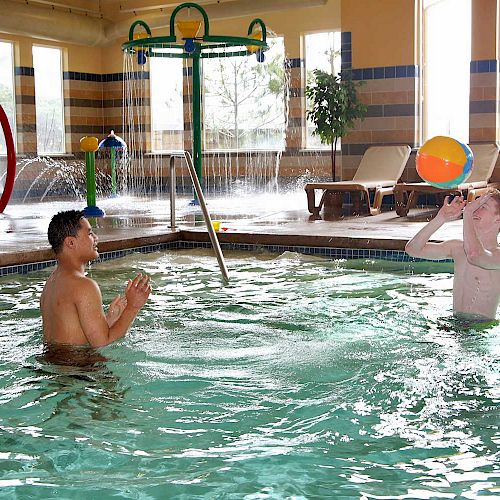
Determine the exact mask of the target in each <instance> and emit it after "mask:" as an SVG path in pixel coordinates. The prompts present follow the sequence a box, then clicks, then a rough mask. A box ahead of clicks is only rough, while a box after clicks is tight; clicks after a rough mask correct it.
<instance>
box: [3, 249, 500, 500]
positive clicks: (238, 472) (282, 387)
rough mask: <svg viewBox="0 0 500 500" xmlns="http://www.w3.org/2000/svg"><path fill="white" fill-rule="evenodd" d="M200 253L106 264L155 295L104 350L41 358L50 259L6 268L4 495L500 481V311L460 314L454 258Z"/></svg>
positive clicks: (409, 494) (107, 290)
mask: <svg viewBox="0 0 500 500" xmlns="http://www.w3.org/2000/svg"><path fill="white" fill-rule="evenodd" d="M225 254H226V259H227V266H228V268H229V273H230V278H231V281H230V283H229V285H227V286H224V285H223V283H222V281H221V279H220V274H219V271H218V267H217V262H216V260H215V258H214V257H213V255H212V254H211V252H210V251H208V250H204V249H190V250H174V251H165V252H156V253H151V254H138V253H134V254H131V255H128V256H126V257H123V258H120V259H116V260H112V261H105V262H99V263H96V264H93V265H92V266H91V268H90V269H89V274H90V275H91V276H92V277H93V278H94V279H95V280H96V281H98V283H99V284H100V286H101V290H102V293H103V300H104V303H105V304H108V303H109V302H110V301H111V299H112V298H113V297H114V296H115V295H116V294H118V293H120V291H121V290H122V289H123V287H124V284H125V282H126V279H127V278H128V277H130V276H132V275H133V274H135V273H137V272H146V273H148V274H150V275H151V278H152V283H153V293H152V295H151V297H150V300H149V302H148V303H147V304H146V306H145V308H144V309H143V310H142V311H141V313H140V315H139V316H138V318H137V320H136V322H135V323H134V325H133V327H132V328H131V330H130V331H129V333H128V335H127V336H126V337H125V338H124V339H122V340H120V341H119V342H116V343H115V344H112V345H110V346H108V347H106V348H104V349H101V350H100V354H101V355H102V356H103V357H104V360H103V361H101V362H98V363H96V364H94V365H92V366H87V367H75V366H62V365H56V364H52V363H49V362H48V361H47V360H46V359H45V358H44V356H43V345H42V332H41V320H40V314H39V309H38V298H39V295H40V293H41V290H42V287H43V284H44V282H45V279H46V278H47V276H48V275H49V273H50V271H51V268H47V269H44V270H41V271H37V272H33V273H30V274H29V275H20V274H18V275H10V276H5V277H2V278H0V290H1V291H0V311H1V315H2V330H1V333H0V359H1V374H0V426H1V436H2V437H1V439H0V470H1V475H0V496H5V497H8V498H56V497H57V498H84V497H85V498H91V497H94V498H100V499H105V498H117V497H118V498H134V499H149V498H185V499H193V498H225V499H240V498H246V499H257V498H259V499H262V498H298V499H300V498H366V499H369V498H377V499H379V498H384V499H390V498H398V499H399V498H458V497H461V498H478V497H483V496H485V497H488V496H489V497H490V498H491V497H494V496H497V495H498V494H499V493H500V480H499V476H500V474H499V472H498V441H499V436H500V434H499V420H498V399H499V390H498V387H499V384H498V382H499V380H498V351H499V341H498V338H499V332H500V327H499V326H497V325H496V324H487V325H483V326H478V325H465V324H461V323H459V322H457V321H456V320H454V319H453V318H452V316H451V313H452V311H451V307H452V279H453V274H452V267H451V265H450V264H446V263H429V262H421V263H413V264H410V263H400V262H390V261H382V260H367V259H354V260H328V259H324V258H320V257H313V256H305V255H301V254H298V253H293V252H285V253H281V254H276V253H269V252H260V253H256V252H253V253H251V252H242V251H232V252H225Z"/></svg>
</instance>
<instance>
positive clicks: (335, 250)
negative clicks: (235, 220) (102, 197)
mask: <svg viewBox="0 0 500 500" xmlns="http://www.w3.org/2000/svg"><path fill="white" fill-rule="evenodd" d="M192 248H212V244H211V243H210V242H206V241H194V240H191V241H186V240H176V241H167V242H163V243H155V244H150V245H142V246H136V247H130V248H124V249H121V250H111V251H104V252H101V253H100V256H99V260H98V262H102V261H107V260H112V259H118V258H121V257H125V256H126V255H130V254H132V253H152V252H158V251H162V250H182V249H192ZM221 248H222V250H223V251H224V250H242V251H249V252H262V251H268V252H272V253H283V252H297V253H301V254H305V255H314V256H318V257H325V258H328V259H380V260H389V261H395V262H422V261H425V259H415V258H413V257H410V256H409V255H408V254H407V253H406V252H404V251H403V250H383V249H371V248H340V247H314V246H302V245H300V246H299V245H279V244H275V245H273V244H260V243H224V242H222V243H221ZM55 264H56V261H55V259H51V260H44V261H41V262H32V263H25V264H17V265H10V266H3V267H0V276H7V275H13V274H27V273H29V272H32V271H39V270H41V269H45V268H47V267H50V266H53V265H55Z"/></svg>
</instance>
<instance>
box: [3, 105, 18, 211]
mask: <svg viewBox="0 0 500 500" xmlns="http://www.w3.org/2000/svg"><path fill="white" fill-rule="evenodd" d="M0 124H1V125H2V129H3V135H4V136H5V144H6V145H7V176H6V179H5V186H4V188H3V193H2V196H1V197H0V214H1V213H3V211H4V210H5V207H6V206H7V203H9V200H10V196H11V194H12V190H13V189H14V179H15V177H16V150H15V148H14V139H13V137H12V131H11V130H10V125H9V120H8V119H7V115H6V114H5V111H4V110H3V108H2V106H0Z"/></svg>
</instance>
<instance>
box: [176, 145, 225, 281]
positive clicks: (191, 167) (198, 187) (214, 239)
mask: <svg viewBox="0 0 500 500" xmlns="http://www.w3.org/2000/svg"><path fill="white" fill-rule="evenodd" d="M184 156H185V158H186V163H187V166H188V170H189V175H190V176H191V180H192V181H193V185H194V189H195V191H196V195H197V196H198V201H199V202H200V207H201V211H202V212H203V217H204V218H205V225H206V226H207V231H208V235H209V236H210V241H211V242H212V246H213V247H214V250H215V255H216V257H217V261H218V263H219V267H220V271H221V273H222V277H223V278H224V281H225V282H226V283H228V282H229V276H228V272H227V267H226V262H225V260H224V255H222V250H221V248H220V244H219V240H218V238H217V235H216V234H215V229H214V226H213V225H212V219H211V218H210V214H209V213H208V209H207V204H206V202H205V196H204V195H203V191H202V189H201V185H200V181H199V180H198V176H197V175H196V170H195V168H194V165H193V159H192V158H191V154H190V153H189V151H184Z"/></svg>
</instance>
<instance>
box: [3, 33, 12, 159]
mask: <svg viewBox="0 0 500 500" xmlns="http://www.w3.org/2000/svg"><path fill="white" fill-rule="evenodd" d="M0 104H1V105H2V108H3V110H4V111H5V114H6V115H7V118H8V120H9V125H10V128H11V130H12V135H13V137H14V141H15V140H16V108H15V99H14V58H13V47H12V44H11V43H9V42H0ZM6 153H7V148H6V145H5V136H4V134H3V133H2V132H1V131H0V155H5V154H6Z"/></svg>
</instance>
